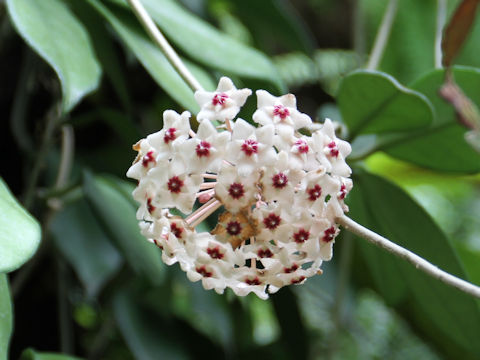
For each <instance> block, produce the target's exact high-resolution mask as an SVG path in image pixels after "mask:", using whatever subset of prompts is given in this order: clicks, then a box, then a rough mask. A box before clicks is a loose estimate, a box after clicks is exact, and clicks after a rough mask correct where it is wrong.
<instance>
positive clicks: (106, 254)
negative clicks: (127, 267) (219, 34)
mask: <svg viewBox="0 0 480 360" xmlns="http://www.w3.org/2000/svg"><path fill="white" fill-rule="evenodd" d="M50 230H51V232H52V234H53V239H54V241H55V245H56V246H57V247H58V248H59V249H60V251H61V252H62V253H63V255H64V256H65V257H66V258H67V259H68V261H69V262H70V264H72V266H73V268H74V269H75V272H76V273H77V275H78V277H79V278H80V280H81V281H82V283H83V285H84V287H85V289H86V291H87V295H88V296H90V297H93V296H96V295H97V294H98V292H99V291H100V289H101V288H102V287H103V285H104V284H105V283H106V282H107V281H108V280H109V279H110V278H111V277H112V276H113V275H114V274H115V273H116V272H117V271H118V269H119V268H120V265H121V263H122V257H121V255H120V254H119V252H118V251H117V250H116V248H115V247H113V246H112V245H111V243H110V240H109V238H108V236H107V234H106V233H105V232H104V230H103V229H102V227H101V225H100V224H99V223H98V220H97V219H96V218H95V216H94V215H93V214H92V211H91V210H90V208H89V207H88V204H87V202H86V201H85V200H84V199H80V200H78V201H75V202H73V203H69V204H67V205H66V206H65V207H64V208H63V209H62V210H61V211H60V212H57V213H56V215H55V217H54V218H53V219H52V222H51V225H50Z"/></svg>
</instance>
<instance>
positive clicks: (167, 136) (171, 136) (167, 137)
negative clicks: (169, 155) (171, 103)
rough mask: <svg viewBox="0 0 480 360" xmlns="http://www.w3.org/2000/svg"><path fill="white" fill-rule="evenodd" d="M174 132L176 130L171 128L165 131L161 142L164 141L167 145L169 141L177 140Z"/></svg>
mask: <svg viewBox="0 0 480 360" xmlns="http://www.w3.org/2000/svg"><path fill="white" fill-rule="evenodd" d="M176 131H177V129H175V128H173V127H172V128H170V129H168V130H167V131H165V135H164V136H163V141H165V144H168V143H169V142H170V141H173V140H175V139H176V138H177V135H175V132H176Z"/></svg>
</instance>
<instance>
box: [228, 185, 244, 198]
mask: <svg viewBox="0 0 480 360" xmlns="http://www.w3.org/2000/svg"><path fill="white" fill-rule="evenodd" d="M228 193H229V194H230V196H231V197H232V198H234V199H240V198H241V197H242V196H243V195H244V194H245V190H244V189H243V185H242V184H240V183H233V184H232V185H230V187H229V188H228Z"/></svg>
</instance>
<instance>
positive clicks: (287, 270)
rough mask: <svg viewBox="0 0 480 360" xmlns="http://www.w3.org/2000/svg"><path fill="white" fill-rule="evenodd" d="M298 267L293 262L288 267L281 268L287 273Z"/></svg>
mask: <svg viewBox="0 0 480 360" xmlns="http://www.w3.org/2000/svg"><path fill="white" fill-rule="evenodd" d="M297 269H298V265H297V264H293V265H292V266H290V267H288V268H287V267H286V268H283V272H285V273H287V274H290V273H292V272H294V271H296V270H297Z"/></svg>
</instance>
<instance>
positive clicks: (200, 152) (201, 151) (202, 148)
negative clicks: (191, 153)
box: [195, 140, 212, 157]
mask: <svg viewBox="0 0 480 360" xmlns="http://www.w3.org/2000/svg"><path fill="white" fill-rule="evenodd" d="M211 147H212V145H210V143H209V142H207V141H205V140H202V141H200V144H198V145H197V147H196V149H195V151H196V153H197V156H198V157H202V156H209V155H210V148H211Z"/></svg>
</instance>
